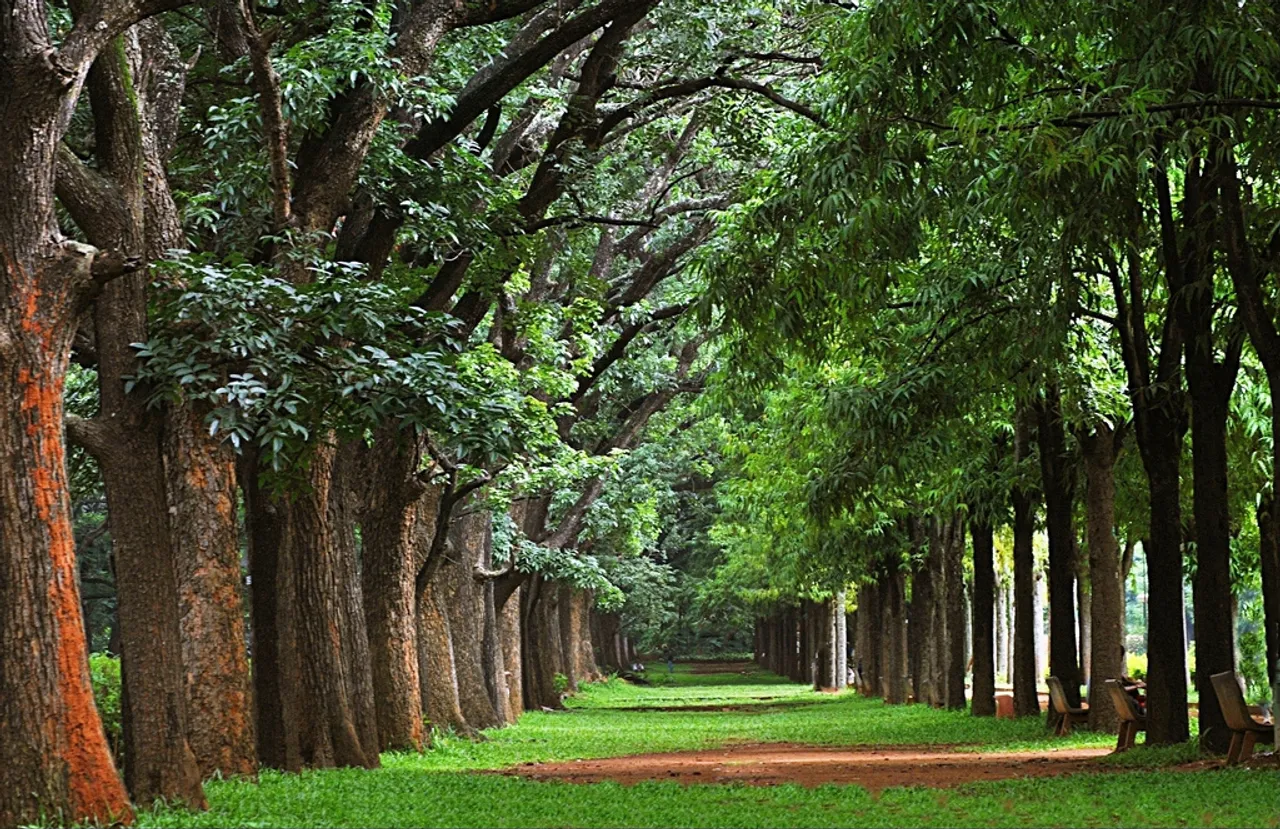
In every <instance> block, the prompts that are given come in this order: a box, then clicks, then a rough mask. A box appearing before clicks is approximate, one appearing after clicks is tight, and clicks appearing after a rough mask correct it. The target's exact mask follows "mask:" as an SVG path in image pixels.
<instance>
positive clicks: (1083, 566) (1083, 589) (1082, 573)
mask: <svg viewBox="0 0 1280 829" xmlns="http://www.w3.org/2000/svg"><path fill="white" fill-rule="evenodd" d="M1075 562H1076V566H1075V570H1076V616H1077V619H1076V624H1077V626H1078V629H1079V633H1080V669H1081V672H1082V673H1083V676H1084V684H1085V687H1086V688H1092V687H1093V685H1092V681H1091V680H1092V677H1093V670H1092V667H1091V666H1092V663H1093V616H1092V612H1091V608H1092V607H1093V590H1092V588H1091V586H1090V583H1089V562H1088V561H1086V560H1085V558H1084V555H1083V554H1082V551H1081V549H1080V545H1079V544H1076V545H1075Z"/></svg>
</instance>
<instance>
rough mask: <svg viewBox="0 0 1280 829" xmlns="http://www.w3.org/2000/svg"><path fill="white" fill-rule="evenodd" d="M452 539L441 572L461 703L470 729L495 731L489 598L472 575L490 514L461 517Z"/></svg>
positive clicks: (486, 536)
mask: <svg viewBox="0 0 1280 829" xmlns="http://www.w3.org/2000/svg"><path fill="white" fill-rule="evenodd" d="M449 537H450V541H451V542H452V544H451V546H452V549H453V553H452V555H451V556H450V558H449V559H446V561H445V563H444V564H443V565H441V567H440V569H439V571H437V572H438V574H439V579H440V585H441V588H442V590H443V595H444V596H445V597H447V598H446V600H447V601H448V602H449V633H450V636H451V638H452V641H453V664H454V669H455V670H456V671H457V682H458V702H459V704H460V705H461V706H462V715H463V716H464V717H466V720H467V724H468V725H470V726H471V727H472V728H475V729H485V728H496V727H498V726H500V725H502V724H503V718H502V717H501V716H500V715H499V713H498V711H497V710H496V708H495V704H494V700H495V697H496V694H495V693H493V690H492V689H491V687H490V686H491V684H492V681H493V679H492V677H489V676H488V674H487V672H486V671H485V633H486V631H485V628H486V625H485V619H486V607H485V597H484V589H483V586H482V585H479V584H477V583H476V579H475V576H474V573H475V568H476V567H477V566H478V565H481V564H482V562H483V560H484V556H485V547H486V545H487V544H488V539H489V515H488V513H486V512H483V511H481V510H473V511H471V512H470V513H468V514H466V515H464V516H461V517H459V518H458V519H456V520H455V521H454V522H453V525H452V526H451V527H450V530H449ZM504 693H505V689H504Z"/></svg>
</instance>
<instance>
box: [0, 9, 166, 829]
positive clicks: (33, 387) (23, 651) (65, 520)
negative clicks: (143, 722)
mask: <svg viewBox="0 0 1280 829" xmlns="http://www.w3.org/2000/svg"><path fill="white" fill-rule="evenodd" d="M0 25H3V24H0ZM2 43H3V41H0V44H2ZM4 69H5V65H4V56H3V55H0V78H3V79H4V80H5V81H6V83H7V84H12V83H13V77H12V76H11V75H9V74H8V73H7V72H6V71H4ZM3 111H5V107H4V106H3V104H0V112H3ZM46 140H50V141H52V140H54V139H50V138H47V137H46ZM0 166H3V165H0ZM13 169H14V172H19V168H17V167H15V168H13ZM28 172H29V171H28ZM19 174H20V175H23V174H25V173H22V172H19ZM36 174H38V173H36ZM8 178H9V175H8V173H6V172H5V171H4V170H3V169H0V182H3V183H7V184H12V183H14V182H12V181H6V179H8ZM50 186H51V185H50ZM0 189H3V188H2V187H0ZM6 193H7V195H6V198H5V199H0V202H5V201H7V200H9V199H16V196H17V193H16V191H13V190H9V191H6ZM49 199H50V202H52V193H50V194H49ZM6 207H7V205H3V204H0V254H3V262H4V270H3V271H2V272H0V274H2V276H0V298H2V299H0V405H3V406H5V407H6V408H5V411H4V413H3V414H2V415H0V653H2V654H4V656H3V658H0V769H3V770H4V771H3V776H4V783H3V785H0V826H15V825H19V824H32V823H36V822H42V821H45V820H48V819H49V818H50V816H51V815H61V816H63V818H64V819H66V820H68V821H72V820H80V819H88V820H92V821H97V822H103V823H110V822H112V821H114V820H117V819H123V820H128V819H129V818H130V816H131V812H130V809H129V801H128V797H127V796H126V794H125V790H124V787H123V786H122V785H121V783H120V780H119V778H118V777H117V776H116V770H115V767H114V766H113V764H112V761H111V753H110V750H109V749H108V747H107V740H106V736H105V734H104V733H103V730H102V723H101V721H100V720H99V718H98V710H97V708H96V707H95V705H94V700H93V692H92V690H91V689H90V686H89V669H88V651H87V644H86V642H85V638H84V625H83V621H82V619H81V617H80V593H79V586H78V581H77V579H76V560H75V544H74V541H73V539H72V533H71V505H70V501H69V499H68V496H67V478H66V463H65V449H64V445H63V435H62V419H63V404H62V383H63V378H64V376H65V373H66V368H67V360H68V354H69V353H70V349H71V335H72V333H73V332H74V322H73V319H72V316H71V311H70V308H67V307H64V306H65V304H66V300H67V298H66V296H65V291H63V292H62V293H59V291H58V290H54V288H55V286H57V285H58V282H56V281H48V280H50V278H51V277H56V276H57V275H56V274H49V273H42V272H41V271H40V270H38V268H39V267H40V264H37V263H36V262H34V261H32V259H33V258H34V257H30V256H28V255H26V251H24V250H23V245H22V243H21V240H19V239H15V238H14V237H15V235H16V234H15V233H14V231H13V228H12V226H11V224H10V223H11V222H12V221H13V220H14V218H15V217H14V216H12V215H6ZM50 209H51V204H50ZM32 334H35V335H37V336H32ZM175 644H176V643H175Z"/></svg>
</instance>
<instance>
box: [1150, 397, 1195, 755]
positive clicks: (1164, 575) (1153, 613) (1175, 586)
mask: <svg viewBox="0 0 1280 829" xmlns="http://www.w3.org/2000/svg"><path fill="white" fill-rule="evenodd" d="M1156 419H1158V420H1159V421H1160V423H1159V424H1158V425H1157V424H1152V430H1151V431H1152V432H1153V434H1152V436H1151V437H1150V438H1149V439H1148V441H1147V448H1146V449H1145V450H1144V451H1143V453H1142V454H1143V463H1144V465H1145V466H1146V467H1147V477H1148V490H1149V495H1150V499H1151V516H1152V519H1151V538H1150V542H1151V543H1150V546H1147V545H1144V549H1145V550H1146V554H1147V584H1148V589H1147V594H1148V596H1149V597H1151V598H1152V599H1153V601H1150V602H1149V603H1148V605H1147V613H1148V617H1147V660H1148V671H1147V739H1148V740H1149V741H1150V742H1151V743H1152V744H1155V745H1159V744H1166V743H1181V742H1185V741H1186V740H1187V738H1188V737H1189V736H1190V723H1189V722H1188V719H1187V679H1186V677H1187V673H1186V672H1187V654H1186V634H1185V629H1184V626H1185V624H1186V622H1185V619H1184V618H1183V609H1182V508H1181V503H1180V489H1181V486H1180V483H1179V472H1178V465H1179V464H1178V461H1179V459H1180V458H1181V456H1182V451H1181V450H1182V440H1181V436H1180V434H1179V430H1178V429H1177V427H1176V425H1175V424H1174V423H1173V422H1172V421H1169V420H1168V419H1167V418H1164V417H1160V416H1158V415H1157V416H1156V417H1153V420H1156ZM1139 445H1140V446H1141V443H1140V444H1139Z"/></svg>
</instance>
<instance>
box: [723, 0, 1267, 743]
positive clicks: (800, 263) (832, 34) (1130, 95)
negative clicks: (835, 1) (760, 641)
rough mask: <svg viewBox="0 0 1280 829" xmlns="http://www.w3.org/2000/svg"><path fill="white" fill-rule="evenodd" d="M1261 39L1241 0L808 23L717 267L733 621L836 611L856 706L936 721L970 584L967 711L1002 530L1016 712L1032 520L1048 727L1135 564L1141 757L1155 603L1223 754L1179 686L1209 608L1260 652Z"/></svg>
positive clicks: (954, 685)
mask: <svg viewBox="0 0 1280 829" xmlns="http://www.w3.org/2000/svg"><path fill="white" fill-rule="evenodd" d="M1276 22H1277V21H1276V18H1275V10H1274V9H1273V8H1272V7H1271V6H1269V5H1267V4H1259V3H1249V2H1245V3H1222V4H1208V5H1206V4H1203V3H1173V4H1168V3H1151V4H1138V5H1136V6H1134V5H1132V4H1130V5H1129V6H1126V7H1125V8H1123V9H1121V8H1119V7H1115V6H1112V5H1108V4H1102V3H1092V2H1080V3H1032V4H1026V3H998V2H997V3H985V4H971V3H942V4H937V3H919V4H916V3H910V2H894V3H888V2H885V3H872V4H866V5H862V6H860V7H859V8H858V9H856V10H852V11H851V12H850V13H849V14H847V15H843V16H840V17H838V18H833V19H832V22H831V24H830V25H829V26H824V27H822V28H821V29H820V34H819V35H818V36H817V38H816V39H817V40H819V41H820V42H821V43H822V49H823V56H824V59H825V60H826V68H825V70H824V72H823V76H822V77H823V78H824V81H825V83H824V84H823V85H821V87H820V88H821V89H822V91H823V93H824V94H825V97H824V98H822V99H821V101H820V103H821V106H820V107H819V109H820V111H821V112H823V114H824V116H825V117H826V118H827V119H828V121H829V122H830V125H831V129H830V130H829V131H820V130H812V129H801V130H799V131H798V132H797V133H796V134H795V137H794V138H793V142H792V146H793V148H794V149H793V151H792V153H791V154H790V158H789V160H788V162H787V163H785V164H780V165H779V166H778V168H777V169H776V170H774V171H771V172H770V173H768V174H766V175H764V176H762V177H760V178H759V179H758V180H757V183H756V191H755V193H754V195H753V198H752V200H751V201H750V202H749V203H747V204H746V205H744V206H743V207H742V208H739V209H736V210H735V211H734V222H735V224H734V228H733V230H732V231H730V236H731V238H733V239H735V240H737V243H736V244H734V245H732V246H730V247H728V248H727V249H725V250H724V251H722V252H721V254H720V256H719V257H718V259H717V265H718V269H717V281H716V299H717V303H718V307H719V308H721V309H722V310H723V312H724V314H725V319H726V320H728V321H730V322H731V323H732V326H733V333H732V334H731V339H732V344H731V345H730V346H729V349H730V353H732V355H733V360H732V364H733V365H734V366H735V368H736V369H737V371H736V372H735V373H734V374H732V375H731V376H730V378H729V381H728V383H727V385H726V389H725V395H726V398H727V399H729V400H732V401H734V402H735V404H736V411H738V412H739V414H738V415H737V417H738V420H737V422H736V426H735V429H736V432H737V434H738V435H739V436H740V440H741V442H742V445H741V447H740V448H739V449H738V450H737V452H736V455H734V458H735V460H734V463H735V464H736V466H731V467H730V468H731V469H735V470H736V474H735V476H734V477H731V479H730V480H729V481H728V482H727V484H726V486H725V488H724V490H723V497H722V503H723V504H724V506H725V513H724V515H723V518H722V522H721V525H720V526H719V527H718V528H717V530H716V532H718V533H719V536H720V538H721V539H722V541H723V543H724V545H725V546H726V548H727V549H728V551H729V553H730V562H729V564H727V565H726V568H725V569H724V570H723V571H722V573H723V577H724V579H725V580H726V582H727V583H732V584H736V585H737V586H738V588H739V589H740V590H741V591H742V593H741V595H743V596H744V597H747V598H754V599H755V600H757V601H758V602H760V605H759V606H761V607H762V608H768V607H770V606H771V604H770V603H775V604H776V603H781V604H783V605H786V604H790V603H792V602H794V601H795V600H796V599H797V598H806V599H820V598H822V597H823V596H824V595H830V594H831V592H832V591H833V590H835V589H837V588H838V587H840V586H842V585H845V584H855V583H857V584H861V585H863V587H862V588H861V590H860V591H859V597H858V599H857V605H858V619H857V625H858V627H859V628H860V627H861V626H863V625H864V624H870V625H871V626H872V628H871V629H872V631H873V632H872V634H871V637H872V638H870V639H868V640H866V641H867V642H876V641H879V642H881V643H882V644H883V651H879V650H878V649H877V648H876V647H875V646H872V647H870V649H869V651H870V653H871V654H872V658H873V659H876V660H878V664H876V665H874V666H873V667H874V671H875V672H879V673H884V674H886V675H887V676H888V682H887V684H886V689H885V694H886V695H887V696H888V697H889V698H890V699H892V700H895V701H898V700H902V699H904V698H905V695H906V689H905V688H904V687H902V682H903V679H902V678H903V677H907V676H910V677H912V681H913V682H914V683H915V684H916V687H915V688H914V689H913V690H914V691H915V694H916V698H917V699H928V700H933V701H942V702H947V703H948V704H952V705H963V704H964V697H963V681H964V661H963V657H962V656H961V654H962V653H963V647H964V633H963V628H964V624H963V618H964V610H963V603H962V602H963V595H964V591H965V589H966V588H965V585H966V582H969V583H971V585H972V592H973V631H972V635H973V640H972V646H973V654H974V658H975V661H974V679H973V682H974V700H975V703H974V713H979V714H981V713H990V712H991V711H992V706H991V687H992V676H993V671H992V665H991V660H992V638H991V637H992V632H993V624H994V622H993V619H994V614H993V603H994V601H995V595H996V593H995V590H994V583H995V579H994V573H993V567H992V549H993V546H994V544H993V537H994V536H995V535H996V534H997V533H1000V534H1002V533H1010V534H1011V536H1012V539H1011V541H1012V566H1013V571H1014V579H1013V580H1014V585H1013V587H1014V589H1013V594H1014V596H1013V599H1014V615H1015V625H1014V628H1015V641H1014V648H1013V651H1014V653H1013V666H1014V670H1013V684H1014V696H1015V708H1016V710H1017V711H1018V712H1019V713H1024V714H1025V713H1031V712H1034V711H1035V710H1036V702H1035V693H1034V689H1035V683H1036V680H1037V677H1036V675H1035V662H1034V656H1033V654H1034V641H1033V638H1032V631H1033V630H1034V625H1033V621H1032V616H1031V614H1032V612H1033V608H1034V592H1033V591H1034V579H1035V572H1034V562H1033V556H1032V542H1033V538H1034V537H1035V534H1036V532H1037V529H1038V528H1039V527H1043V529H1044V532H1045V533H1046V535H1047V541H1048V570H1047V580H1048V601H1049V611H1050V617H1049V626H1050V643H1049V651H1050V653H1049V671H1050V672H1051V673H1053V674H1055V675H1057V676H1058V677H1060V678H1061V679H1062V681H1063V684H1064V686H1065V687H1066V689H1067V692H1068V695H1069V697H1071V701H1072V702H1075V701H1076V699H1077V697H1078V694H1079V687H1080V684H1081V681H1082V680H1083V676H1084V672H1083V671H1082V668H1083V667H1084V666H1083V665H1082V664H1081V661H1082V657H1081V648H1080V646H1079V640H1080V638H1081V637H1080V629H1081V627H1083V625H1082V624H1081V622H1082V621H1083V619H1087V620H1088V628H1089V631H1088V637H1089V639H1090V648H1088V656H1087V662H1088V670H1089V674H1090V675H1091V676H1092V677H1093V678H1094V679H1095V681H1094V682H1093V684H1092V689H1093V697H1094V698H1093V699H1092V700H1091V702H1092V703H1093V705H1092V712H1093V716H1094V718H1095V719H1100V720H1105V719H1106V718H1107V716H1108V715H1109V714H1110V710H1111V706H1110V704H1109V702H1107V701H1106V700H1105V698H1104V697H1102V695H1101V691H1102V686H1101V683H1100V682H1098V681H1097V680H1098V679H1099V678H1106V677H1112V676H1117V675H1119V674H1120V673H1121V672H1122V671H1123V670H1124V663H1123V661H1122V654H1123V650H1122V648H1123V645H1124V638H1123V623H1124V615H1123V614H1124V604H1123V595H1124V594H1123V589H1122V588H1123V574H1124V573H1125V572H1127V568H1128V566H1129V563H1130V562H1131V561H1132V555H1133V552H1134V550H1135V549H1140V550H1141V551H1142V554H1143V555H1144V556H1145V559H1146V565H1147V574H1148V590H1149V605H1148V607H1149V614H1150V616H1149V625H1148V631H1147V637H1148V638H1147V646H1148V658H1149V668H1148V674H1147V682H1148V689H1149V700H1150V702H1149V718H1150V730H1149V736H1150V738H1151V740H1152V741H1153V742H1156V743H1171V742H1180V741H1183V740H1186V739H1187V738H1188V735H1189V722H1188V713H1187V696H1188V687H1187V675H1188V670H1187V668H1188V664H1187V653H1186V642H1185V638H1184V609H1183V584H1184V580H1186V581H1189V582H1190V584H1191V586H1192V594H1193V608H1192V610H1193V617H1194V620H1195V660H1194V662H1195V683H1196V686H1197V690H1198V691H1199V699H1200V734H1201V739H1202V741H1203V742H1204V743H1205V744H1207V745H1208V746H1210V747H1212V748H1215V749H1221V748H1224V747H1225V745H1226V739H1227V736H1228V734H1227V732H1226V730H1225V728H1224V727H1223V726H1224V724H1223V720H1222V714H1221V712H1220V710H1218V706H1217V703H1216V697H1215V695H1214V694H1213V692H1212V689H1211V686H1210V684H1209V676H1210V675H1211V674H1213V673H1217V672H1220V671H1226V670H1233V669H1235V668H1237V661H1236V658H1235V653H1236V647H1235V646H1236V645H1237V642H1236V639H1235V633H1236V630H1235V625H1234V624H1233V621H1234V620H1235V618H1236V612H1235V609H1236V605H1237V602H1238V600H1239V599H1240V598H1241V597H1248V596H1255V595H1259V593H1260V596H1261V599H1260V602H1258V603H1256V604H1252V605H1250V603H1249V602H1246V608H1245V611H1246V613H1247V614H1254V615H1256V616H1259V617H1265V618H1264V619H1259V621H1264V623H1265V632H1266V665H1267V666H1272V665H1275V664H1276V659H1277V657H1278V656H1280V557H1278V552H1277V546H1276V538H1277V524H1276V521H1277V520H1280V510H1277V509H1275V506H1274V503H1275V500H1274V499H1275V494H1274V493H1275V492H1276V491H1277V490H1276V483H1275V482H1276V478H1277V475H1278V474H1280V467H1277V466H1276V459H1277V458H1278V457H1280V454H1277V453H1278V452H1280V442H1277V440H1276V439H1275V435H1276V429H1277V428H1278V427H1277V424H1278V423H1280V420H1278V419H1277V417H1278V416H1280V408H1277V407H1276V406H1275V405H1274V401H1275V395H1276V394H1280V375H1277V373H1276V367H1277V364H1276V359H1275V355H1274V354H1273V353H1272V352H1273V351H1274V350H1275V347H1276V343H1277V342H1280V340H1278V339H1277V334H1276V323H1275V320H1276V311H1277V299H1276V298H1277V293H1276V288H1275V284H1274V280H1272V279H1271V278H1270V273H1271V271H1272V269H1273V267H1274V260H1275V257H1276V254H1277V242H1276V240H1277V236H1276V234H1275V227H1276V223H1275V210H1276V202H1275V193H1274V191H1275V183H1276V182H1277V180H1280V177H1278V175H1277V174H1278V172H1280V170H1278V169H1277V156H1276V155H1275V142H1274V135H1275V126H1276V123H1275V119H1274V115H1273V113H1274V112H1275V109H1276V95H1277V90H1278V89H1280V85H1278V84H1277V75H1276V71H1277V69H1278V68H1280V63H1277V58H1276V56H1277V54H1280V43H1277V41H1276V40H1275V39H1274V32H1275V31H1276V25H1275V24H1276ZM779 333H781V334H783V335H784V337H783V340H784V341H785V347H784V348H781V349H780V348H778V347H776V343H777V342H778V337H779ZM743 402H745V404H746V407H744V406H742V405H741V404H742V403H743ZM1188 433H1189V434H1188ZM731 454H732V453H731ZM966 535H969V536H970V540H969V541H968V547H969V548H970V549H971V550H972V554H971V561H972V564H971V565H966V558H965V555H964V550H965V548H966V541H965V536H966ZM967 566H971V567H972V575H971V576H968V575H966V567H967ZM1077 605H1078V606H1079V607H1080V613H1079V615H1078V614H1077V612H1076V610H1075V608H1076V606H1077ZM864 611H869V612H864ZM1078 616H1079V617H1083V619H1080V618H1078ZM864 617H865V618H864ZM907 618H909V619H910V625H909V632H904V630H906V628H904V627H903V623H904V620H905V619H907ZM902 637H906V638H907V639H909V640H910V641H909V642H907V643H905V644H906V646H905V647H901V648H900V647H899V643H898V641H897V640H898V639H900V638H902ZM864 652H867V649H865V648H864ZM877 653H880V654H882V655H879V656H877V655H876V654H877ZM901 660H906V663H908V664H907V669H906V670H902V669H901V668H902V665H901V664H900V661H901ZM1260 661H1261V660H1258V662H1260ZM1258 662H1253V663H1251V664H1250V665H1248V666H1246V673H1248V674H1250V675H1251V676H1252V677H1254V679H1255V681H1258V682H1265V679H1266V677H1265V671H1266V669H1265V668H1264V667H1263V666H1262V665H1261V664H1258ZM931 688H932V690H930V689H931Z"/></svg>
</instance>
